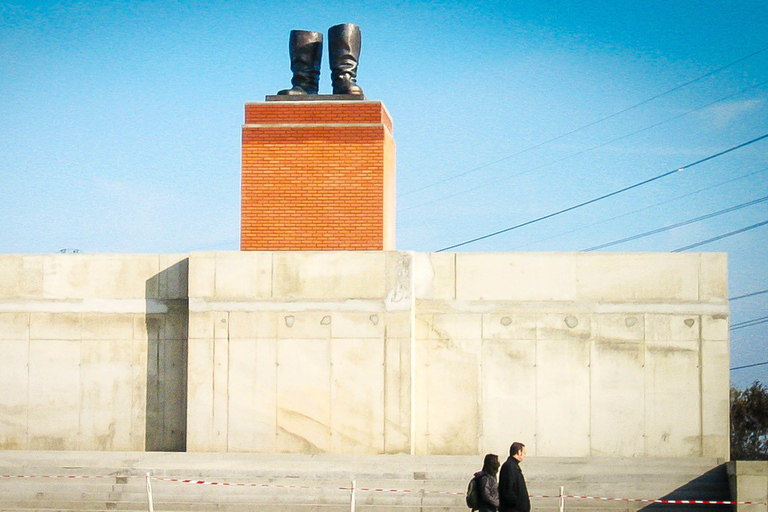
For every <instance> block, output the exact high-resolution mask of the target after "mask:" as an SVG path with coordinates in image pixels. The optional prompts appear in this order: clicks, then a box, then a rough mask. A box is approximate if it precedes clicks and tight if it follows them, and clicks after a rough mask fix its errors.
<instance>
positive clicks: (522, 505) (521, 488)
mask: <svg viewBox="0 0 768 512" xmlns="http://www.w3.org/2000/svg"><path fill="white" fill-rule="evenodd" d="M523 459H525V445H524V444H523V443H517V442H515V443H512V446H510V447H509V458H508V459H507V461H506V462H505V463H504V464H503V465H502V466H501V473H500V474H499V512H531V500H530V498H529V497H528V487H526V485H525V477H524V476H523V472H522V470H521V469H520V463H521V462H523Z"/></svg>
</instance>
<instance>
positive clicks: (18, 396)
mask: <svg viewBox="0 0 768 512" xmlns="http://www.w3.org/2000/svg"><path fill="white" fill-rule="evenodd" d="M0 361H2V365H1V366H2V371H0V389H2V390H3V391H2V393H0V450H24V449H27V424H28V421H27V410H28V409H27V400H28V393H29V375H28V373H27V366H28V364H29V341H27V340H9V339H4V340H2V341H0Z"/></svg>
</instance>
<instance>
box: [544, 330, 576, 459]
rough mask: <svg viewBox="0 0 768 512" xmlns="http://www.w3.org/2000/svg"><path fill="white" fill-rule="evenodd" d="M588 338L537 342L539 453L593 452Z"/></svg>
mask: <svg viewBox="0 0 768 512" xmlns="http://www.w3.org/2000/svg"><path fill="white" fill-rule="evenodd" d="M589 345H590V343H589V341H581V340H569V339H560V340H538V341H537V343H536V370H537V371H536V398H535V400H536V402H537V408H536V434H537V435H536V455H542V456H547V457H551V456H559V457H587V456H589V454H590V441H589V435H590V420H589V416H590V404H589V397H590V393H589V385H590V375H589Z"/></svg>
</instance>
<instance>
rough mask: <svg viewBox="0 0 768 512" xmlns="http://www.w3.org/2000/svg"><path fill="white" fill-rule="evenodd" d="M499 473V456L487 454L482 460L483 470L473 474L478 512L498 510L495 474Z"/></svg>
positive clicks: (494, 511)
mask: <svg viewBox="0 0 768 512" xmlns="http://www.w3.org/2000/svg"><path fill="white" fill-rule="evenodd" d="M498 472H499V456H498V455H496V454H494V453H489V454H488V455H486V456H485V458H484V459H483V469H481V470H480V471H478V472H477V473H475V478H476V479H477V490H478V493H477V494H478V497H479V498H480V500H479V501H480V503H478V508H477V509H476V510H479V511H480V512H496V511H497V510H499V491H498V489H497V485H496V473H498Z"/></svg>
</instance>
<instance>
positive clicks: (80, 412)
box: [75, 313, 85, 450]
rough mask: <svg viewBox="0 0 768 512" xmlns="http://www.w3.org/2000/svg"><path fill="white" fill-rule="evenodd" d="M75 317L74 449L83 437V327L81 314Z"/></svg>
mask: <svg viewBox="0 0 768 512" xmlns="http://www.w3.org/2000/svg"><path fill="white" fill-rule="evenodd" d="M77 319H78V325H79V329H78V330H79V331H80V336H79V338H78V345H79V350H78V353H79V354H78V356H79V360H80V362H79V364H78V365H77V367H78V373H79V374H80V379H79V381H78V384H79V389H78V390H77V391H78V395H79V400H78V402H79V403H78V404H77V437H76V438H75V439H76V441H75V449H76V450H79V449H80V443H81V442H82V438H83V402H84V401H85V400H84V397H83V329H82V327H83V314H82V313H78V314H77Z"/></svg>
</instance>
